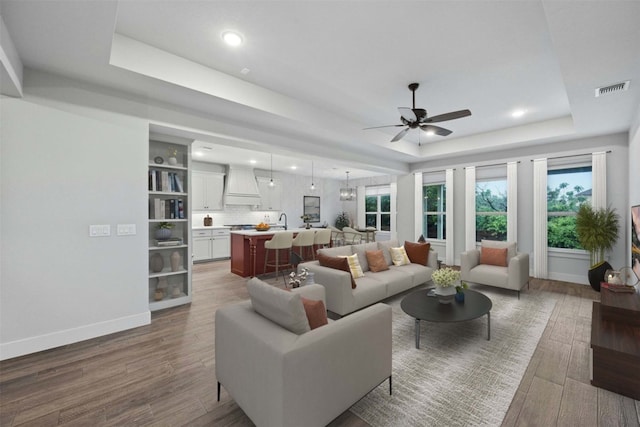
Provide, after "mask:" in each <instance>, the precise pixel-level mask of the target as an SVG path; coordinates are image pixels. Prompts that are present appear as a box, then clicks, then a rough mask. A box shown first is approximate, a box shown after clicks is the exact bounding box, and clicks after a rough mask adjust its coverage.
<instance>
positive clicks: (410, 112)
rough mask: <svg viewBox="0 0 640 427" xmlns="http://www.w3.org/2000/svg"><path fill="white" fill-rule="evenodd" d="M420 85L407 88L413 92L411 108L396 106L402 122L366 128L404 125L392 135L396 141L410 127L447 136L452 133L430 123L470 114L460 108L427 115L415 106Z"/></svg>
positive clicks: (414, 84) (412, 84) (402, 136)
mask: <svg viewBox="0 0 640 427" xmlns="http://www.w3.org/2000/svg"><path fill="white" fill-rule="evenodd" d="M419 86H420V84H419V83H411V84H410V85H409V90H410V91H411V92H412V93H413V108H406V107H398V111H399V112H400V121H401V122H402V124H400V125H386V126H375V127H370V128H365V129H364V130H367V129H379V128H388V127H402V126H406V129H403V130H401V131H400V132H399V133H398V134H397V135H396V136H394V137H393V139H392V140H391V142H396V141H399V140H401V139H402V138H404V136H405V135H406V134H407V132H409V131H410V130H411V129H416V128H420V129H422V130H423V131H425V132H427V133H433V134H435V135H440V136H447V135H450V134H451V133H452V131H450V130H449V129H445V128H443V127H440V126H434V125H432V124H431V123H438V122H445V121H447V120H454V119H460V118H462V117H467V116H470V115H471V111H469V110H460V111H452V112H450V113H445V114H439V115H437V116H432V117H427V110H425V109H424V108H416V90H417V89H418V87H419Z"/></svg>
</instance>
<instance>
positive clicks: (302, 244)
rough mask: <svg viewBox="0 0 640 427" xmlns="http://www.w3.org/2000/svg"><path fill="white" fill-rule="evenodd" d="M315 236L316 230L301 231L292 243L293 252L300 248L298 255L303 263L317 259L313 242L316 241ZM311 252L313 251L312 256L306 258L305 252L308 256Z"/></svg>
mask: <svg viewBox="0 0 640 427" xmlns="http://www.w3.org/2000/svg"><path fill="white" fill-rule="evenodd" d="M315 234H316V232H315V231H314V230H304V231H300V232H298V235H297V236H296V237H295V238H294V239H293V242H292V243H291V246H292V250H293V251H295V248H299V249H298V254H299V255H300V258H302V260H303V261H308V260H310V259H312V258H313V259H315V258H314V257H313V252H314V251H313V242H314V241H315ZM309 250H310V251H311V256H307V257H305V252H307V254H308V252H309Z"/></svg>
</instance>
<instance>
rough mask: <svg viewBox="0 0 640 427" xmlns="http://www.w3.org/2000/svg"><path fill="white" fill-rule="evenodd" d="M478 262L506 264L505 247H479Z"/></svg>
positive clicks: (503, 265) (502, 265)
mask: <svg viewBox="0 0 640 427" xmlns="http://www.w3.org/2000/svg"><path fill="white" fill-rule="evenodd" d="M480 264H489V265H497V266H499V267H506V266H507V248H503V249H499V248H487V247H484V246H483V247H482V248H480Z"/></svg>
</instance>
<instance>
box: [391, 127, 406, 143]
mask: <svg viewBox="0 0 640 427" xmlns="http://www.w3.org/2000/svg"><path fill="white" fill-rule="evenodd" d="M409 129H411V128H406V129H403V130H401V131H400V132H399V133H398V134H397V135H396V136H394V137H393V139H392V140H391V142H396V141H400V140H401V139H402V138H404V136H405V135H406V134H407V132H409Z"/></svg>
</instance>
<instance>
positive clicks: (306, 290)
mask: <svg viewBox="0 0 640 427" xmlns="http://www.w3.org/2000/svg"><path fill="white" fill-rule="evenodd" d="M293 292H299V293H300V294H302V295H303V296H305V297H306V298H309V299H315V300H318V299H323V300H324V287H322V286H321V285H317V284H316V285H307V286H302V287H300V288H296V289H293ZM215 317H216V318H215V352H216V377H217V380H218V400H220V385H221V384H222V386H224V388H225V390H227V391H228V393H229V395H230V396H231V397H232V398H233V399H234V400H235V401H236V403H237V404H238V406H240V407H241V408H242V410H243V411H244V412H245V413H246V414H247V416H248V417H249V418H251V420H252V421H253V422H254V423H255V424H256V425H258V426H267V427H269V426H273V427H276V426H278V427H280V426H282V427H287V426H292V427H293V426H295V427H298V426H308V427H313V426H325V425H327V424H328V423H329V422H330V421H331V420H333V419H334V418H336V417H337V416H338V415H340V414H341V413H342V412H344V411H346V410H347V409H348V408H349V407H351V406H352V405H353V404H354V403H356V402H357V401H358V400H359V399H361V398H362V397H363V396H364V395H366V394H367V393H368V392H369V391H371V390H373V389H374V388H375V387H376V386H378V385H379V384H381V383H382V382H384V381H385V380H386V379H389V387H390V391H391V307H389V306H388V305H385V304H376V305H373V306H371V307H368V308H366V309H364V310H361V311H359V312H357V313H354V314H352V315H350V316H348V317H345V318H342V319H340V320H337V321H333V322H329V324H327V325H324V326H321V327H319V328H316V329H313V330H311V331H308V332H304V333H302V334H300V335H297V334H295V333H293V332H290V331H289V330H287V329H285V328H283V327H281V326H279V325H278V324H276V323H274V322H273V321H271V320H268V319H267V318H265V317H263V316H262V315H260V314H258V313H257V312H256V311H255V310H254V309H253V307H252V304H251V302H250V301H245V302H242V303H238V304H234V305H229V306H225V307H221V308H220V309H218V310H217V312H216V316H215Z"/></svg>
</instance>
